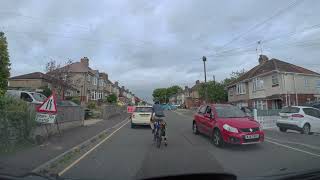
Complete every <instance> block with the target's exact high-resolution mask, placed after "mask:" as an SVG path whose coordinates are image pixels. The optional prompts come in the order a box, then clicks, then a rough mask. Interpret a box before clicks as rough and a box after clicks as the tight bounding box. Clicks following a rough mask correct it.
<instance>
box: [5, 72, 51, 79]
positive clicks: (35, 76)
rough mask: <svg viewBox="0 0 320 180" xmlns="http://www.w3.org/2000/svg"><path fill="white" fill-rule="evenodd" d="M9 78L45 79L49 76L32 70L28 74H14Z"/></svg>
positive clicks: (49, 77)
mask: <svg viewBox="0 0 320 180" xmlns="http://www.w3.org/2000/svg"><path fill="white" fill-rule="evenodd" d="M9 79H45V80H50V79H51V76H49V75H47V74H43V73H41V72H33V73H29V74H23V75H20V76H14V77H11V78H9Z"/></svg>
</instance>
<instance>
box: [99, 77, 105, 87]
mask: <svg viewBox="0 0 320 180" xmlns="http://www.w3.org/2000/svg"><path fill="white" fill-rule="evenodd" d="M99 86H101V87H103V86H104V82H103V79H100V80H99Z"/></svg>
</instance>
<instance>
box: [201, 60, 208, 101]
mask: <svg viewBox="0 0 320 180" xmlns="http://www.w3.org/2000/svg"><path fill="white" fill-rule="evenodd" d="M202 61H203V71H204V88H205V90H204V94H205V95H204V97H205V101H206V103H207V100H208V94H207V70H206V61H207V57H205V56H203V57H202Z"/></svg>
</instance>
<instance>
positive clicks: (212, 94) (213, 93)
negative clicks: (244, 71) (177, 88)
mask: <svg viewBox="0 0 320 180" xmlns="http://www.w3.org/2000/svg"><path fill="white" fill-rule="evenodd" d="M205 86H207V92H208V101H209V102H215V103H223V102H226V101H227V98H228V94H227V91H226V90H225V86H224V85H223V84H222V83H219V82H213V81H209V82H207V84H204V83H203V84H201V85H200V88H199V95H200V97H201V98H205V89H206V87H205Z"/></svg>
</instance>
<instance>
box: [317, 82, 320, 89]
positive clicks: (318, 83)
mask: <svg viewBox="0 0 320 180" xmlns="http://www.w3.org/2000/svg"><path fill="white" fill-rule="evenodd" d="M316 87H317V88H320V80H317V81H316Z"/></svg>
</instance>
